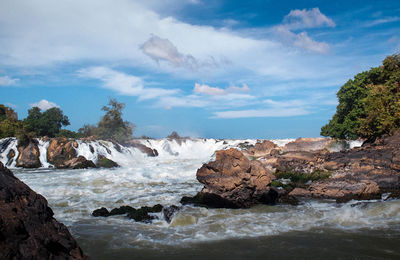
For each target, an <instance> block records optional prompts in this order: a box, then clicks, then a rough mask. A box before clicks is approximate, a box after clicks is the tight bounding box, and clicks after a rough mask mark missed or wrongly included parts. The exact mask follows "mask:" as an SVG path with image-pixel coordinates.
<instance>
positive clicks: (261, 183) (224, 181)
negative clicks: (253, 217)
mask: <svg viewBox="0 0 400 260" xmlns="http://www.w3.org/2000/svg"><path fill="white" fill-rule="evenodd" d="M196 176H197V180H198V181H199V182H201V183H203V184H204V185H205V186H204V188H203V190H202V191H201V193H203V194H214V195H216V196H218V197H220V198H221V199H220V201H223V204H224V205H231V206H230V207H250V206H251V205H254V204H257V203H260V200H261V197H262V196H264V198H265V196H267V195H266V194H270V195H271V193H274V192H273V191H270V187H269V186H268V185H269V184H270V183H271V181H272V179H273V178H274V176H273V175H272V173H271V172H269V171H268V170H267V169H266V168H264V167H263V165H262V164H261V162H259V161H249V160H248V159H247V158H246V156H244V155H243V154H242V153H241V152H240V151H238V150H236V149H233V148H231V149H229V150H221V151H217V154H216V160H215V161H214V162H210V163H208V164H204V165H203V166H202V167H201V168H200V169H199V170H198V171H197V175H196ZM270 195H268V196H270ZM207 197H210V195H207ZM214 201H215V199H214ZM263 201H265V199H263ZM274 202H275V201H273V199H272V201H271V203H274Z"/></svg>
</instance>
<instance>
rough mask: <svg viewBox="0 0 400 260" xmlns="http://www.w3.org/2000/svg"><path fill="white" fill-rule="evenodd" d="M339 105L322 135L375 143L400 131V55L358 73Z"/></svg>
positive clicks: (340, 93)
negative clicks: (363, 139)
mask: <svg viewBox="0 0 400 260" xmlns="http://www.w3.org/2000/svg"><path fill="white" fill-rule="evenodd" d="M337 97H338V101H339V104H338V106H337V108H336V113H335V114H334V115H333V117H332V119H331V120H330V121H329V123H328V124H327V125H325V126H323V127H322V128H321V135H323V136H331V137H334V138H338V139H357V138H366V139H368V140H370V141H373V140H375V139H376V138H377V137H380V136H382V135H384V134H393V133H394V132H395V131H397V130H398V129H399V128H400V54H394V55H391V56H388V57H386V58H385V59H384V60H383V62H382V65H381V66H379V67H376V68H371V69H370V70H369V71H364V72H362V73H359V74H357V75H356V76H355V77H354V79H350V80H349V81H347V82H346V83H345V84H344V85H343V86H342V87H341V88H340V90H339V91H338V93H337Z"/></svg>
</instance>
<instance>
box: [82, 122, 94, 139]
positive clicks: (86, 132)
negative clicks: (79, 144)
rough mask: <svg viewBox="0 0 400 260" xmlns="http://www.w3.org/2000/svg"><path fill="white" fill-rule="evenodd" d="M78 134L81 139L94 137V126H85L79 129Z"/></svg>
mask: <svg viewBox="0 0 400 260" xmlns="http://www.w3.org/2000/svg"><path fill="white" fill-rule="evenodd" d="M78 134H79V135H80V136H82V137H89V136H94V135H96V126H94V125H86V124H85V125H83V127H82V128H79V130H78Z"/></svg>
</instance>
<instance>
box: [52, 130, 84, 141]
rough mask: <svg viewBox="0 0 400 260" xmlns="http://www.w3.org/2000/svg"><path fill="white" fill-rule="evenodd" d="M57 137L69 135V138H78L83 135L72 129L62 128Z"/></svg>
mask: <svg viewBox="0 0 400 260" xmlns="http://www.w3.org/2000/svg"><path fill="white" fill-rule="evenodd" d="M56 137H67V138H74V139H78V138H81V137H83V136H82V135H81V134H80V133H77V132H74V131H71V130H67V129H61V130H60V131H59V132H58V133H57V134H56Z"/></svg>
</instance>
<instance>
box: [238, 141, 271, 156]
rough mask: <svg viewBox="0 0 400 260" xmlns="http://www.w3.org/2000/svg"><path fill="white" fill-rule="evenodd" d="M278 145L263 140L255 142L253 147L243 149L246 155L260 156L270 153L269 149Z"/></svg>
mask: <svg viewBox="0 0 400 260" xmlns="http://www.w3.org/2000/svg"><path fill="white" fill-rule="evenodd" d="M277 147H278V146H277V145H276V144H274V143H273V142H271V141H268V140H264V141H263V142H261V143H256V144H255V145H254V147H249V148H248V149H247V151H246V150H244V151H243V153H244V154H246V155H247V156H254V157H261V156H267V155H270V153H271V151H272V150H273V149H275V148H277Z"/></svg>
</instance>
